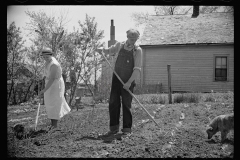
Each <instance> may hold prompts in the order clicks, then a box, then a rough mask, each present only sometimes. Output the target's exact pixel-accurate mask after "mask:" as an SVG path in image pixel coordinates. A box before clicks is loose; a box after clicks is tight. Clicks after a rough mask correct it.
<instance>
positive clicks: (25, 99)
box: [23, 81, 33, 102]
mask: <svg viewBox="0 0 240 160" xmlns="http://www.w3.org/2000/svg"><path fill="white" fill-rule="evenodd" d="M32 84H33V81H31V84H30V85H29V86H28V89H27V92H26V94H25V96H24V99H23V102H26V101H28V100H27V96H28V94H29V92H30V88H31V86H32Z"/></svg>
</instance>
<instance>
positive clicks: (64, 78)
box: [62, 73, 67, 99]
mask: <svg viewBox="0 0 240 160" xmlns="http://www.w3.org/2000/svg"><path fill="white" fill-rule="evenodd" d="M62 77H63V81H64V85H65V90H64V97H65V99H66V98H67V97H66V96H67V95H66V91H67V90H66V79H67V75H66V74H65V73H62Z"/></svg>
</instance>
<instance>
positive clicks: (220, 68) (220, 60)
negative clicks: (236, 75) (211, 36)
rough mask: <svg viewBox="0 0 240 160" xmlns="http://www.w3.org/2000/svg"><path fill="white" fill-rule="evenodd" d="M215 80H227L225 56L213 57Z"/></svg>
mask: <svg viewBox="0 0 240 160" xmlns="http://www.w3.org/2000/svg"><path fill="white" fill-rule="evenodd" d="M215 81H227V56H216V57H215Z"/></svg>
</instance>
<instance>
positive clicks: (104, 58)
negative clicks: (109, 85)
mask: <svg viewBox="0 0 240 160" xmlns="http://www.w3.org/2000/svg"><path fill="white" fill-rule="evenodd" d="M102 56H103V58H104V59H105V60H106V61H107V63H108V65H109V67H110V68H111V70H112V71H113V73H114V74H115V75H116V76H117V78H118V79H119V81H120V82H121V83H122V84H123V85H124V83H123V81H122V79H121V78H120V77H119V76H118V74H117V73H116V72H115V70H114V69H113V67H112V65H111V64H110V62H109V61H108V60H107V58H106V57H105V55H104V53H102ZM126 90H127V91H128V92H129V93H130V94H131V96H132V97H133V98H134V99H135V100H136V101H137V102H138V104H139V105H140V106H141V107H142V108H143V110H144V111H145V112H146V113H147V114H148V115H149V117H150V118H151V119H152V120H153V122H154V123H155V124H156V125H157V126H158V127H160V126H159V125H158V123H157V122H156V121H155V120H154V118H153V117H152V116H151V115H150V113H149V112H148V111H147V110H146V109H145V108H144V106H143V105H142V104H141V103H140V102H139V100H138V99H137V98H136V96H135V95H134V94H133V93H132V92H131V91H130V90H129V89H126Z"/></svg>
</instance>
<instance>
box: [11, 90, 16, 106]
mask: <svg viewBox="0 0 240 160" xmlns="http://www.w3.org/2000/svg"><path fill="white" fill-rule="evenodd" d="M12 92H13V105H15V104H17V99H16V91H15V89H14V86H13V90H12Z"/></svg>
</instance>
